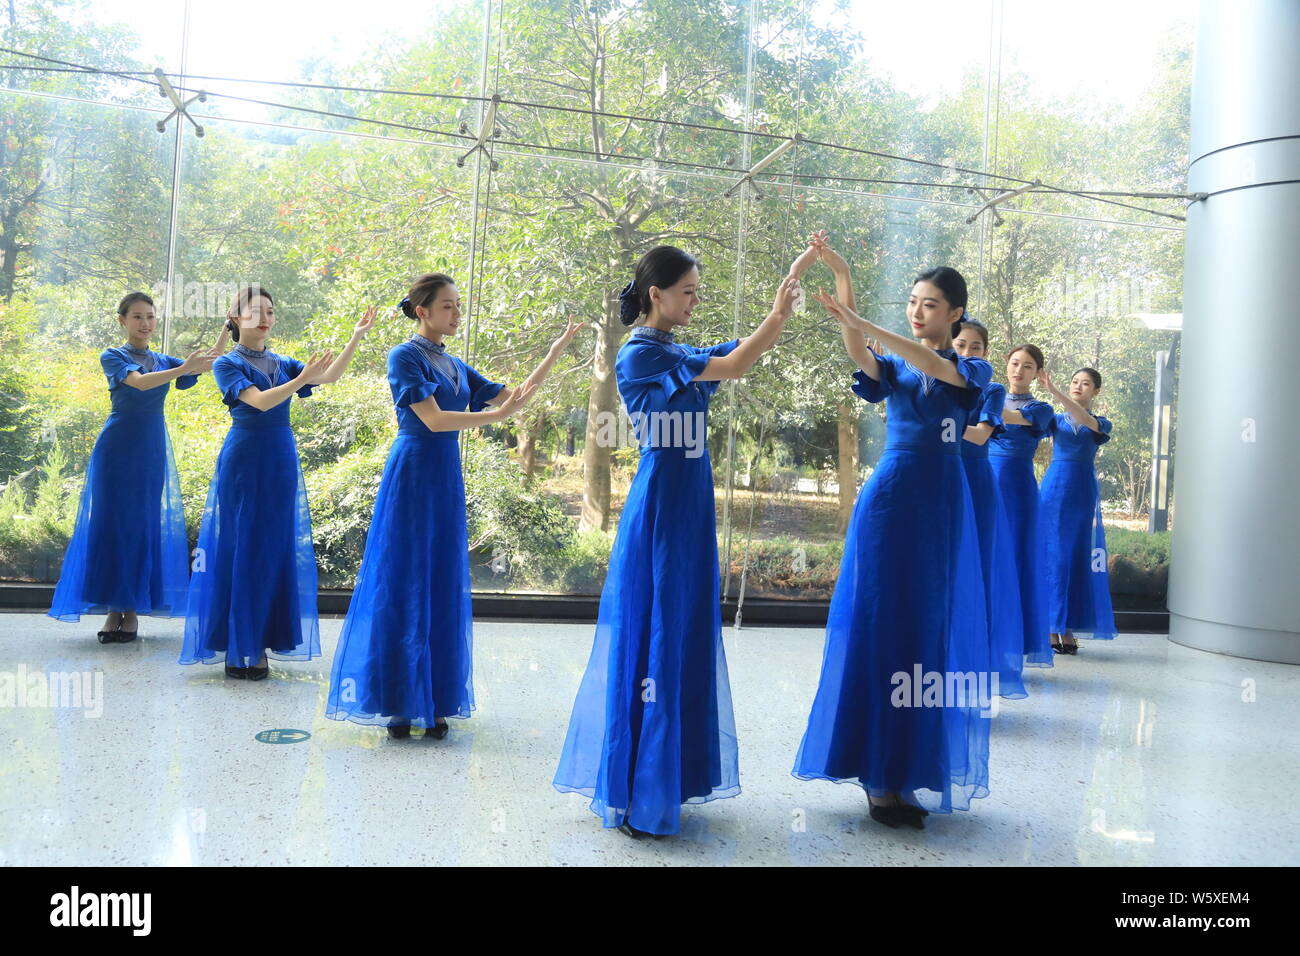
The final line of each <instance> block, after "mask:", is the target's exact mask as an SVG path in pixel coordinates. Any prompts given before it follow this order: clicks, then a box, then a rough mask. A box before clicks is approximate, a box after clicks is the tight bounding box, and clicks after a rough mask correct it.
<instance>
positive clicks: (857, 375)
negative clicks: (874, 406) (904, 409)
mask: <svg viewBox="0 0 1300 956" xmlns="http://www.w3.org/2000/svg"><path fill="white" fill-rule="evenodd" d="M871 354H872V355H876V353H875V350H874V349H873V350H872V352H871ZM876 367H877V368H878V369H880V380H879V381H877V380H876V379H874V378H872V377H871V376H869V375H868V374H867V373H866V372H864V371H862V369H858V370H857V371H856V372H854V373H853V394H854V395H856V396H858V397H859V398H862V399H865V400H866V401H868V402H883V401H884V400H885V399H886V398H888V397H889V396H890V395H892V394H893V393H894V387H895V386H896V385H897V384H898V356H896V355H876Z"/></svg>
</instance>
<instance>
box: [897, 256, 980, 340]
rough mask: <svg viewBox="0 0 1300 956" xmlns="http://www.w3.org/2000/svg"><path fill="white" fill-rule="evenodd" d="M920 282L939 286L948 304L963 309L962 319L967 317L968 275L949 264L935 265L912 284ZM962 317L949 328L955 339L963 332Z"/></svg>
mask: <svg viewBox="0 0 1300 956" xmlns="http://www.w3.org/2000/svg"><path fill="white" fill-rule="evenodd" d="M918 282H929V283H931V284H932V285H935V286H938V287H939V291H940V292H942V293H943V297H944V298H945V299H947V300H948V305H949V306H950V307H951V308H954V309H961V314H962V319H964V318H965V317H966V302H967V293H966V277H965V276H963V275H962V274H961V273H960V272H958V271H957V270H956V269H953V268H950V267H949V266H935V267H934V268H933V269H927V270H926V271H925V272H922V273H921V274H920V275H919V276H917V277H916V278H915V279H913V280H912V285H916V284H917V283H918ZM962 319H958V320H957V321H956V322H954V323H953V324H952V328H951V329H950V330H949V333H950V334H951V336H952V337H953V338H954V339H955V338H956V337H957V336H958V335H960V334H961V322H962ZM987 345H988V343H987V342H985V346H986V347H987Z"/></svg>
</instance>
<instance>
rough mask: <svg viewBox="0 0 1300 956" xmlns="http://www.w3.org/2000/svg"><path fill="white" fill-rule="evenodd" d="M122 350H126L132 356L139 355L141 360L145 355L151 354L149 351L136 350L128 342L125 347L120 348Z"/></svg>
mask: <svg viewBox="0 0 1300 956" xmlns="http://www.w3.org/2000/svg"><path fill="white" fill-rule="evenodd" d="M122 348H124V349H126V350H127V351H128V352H130V353H131V354H132V355H139V356H140V357H141V358H143V357H144V356H146V355H150V354H152V353H151V352H150V351H149V349H138V348H136V347H135V346H134V345H132V344H131V343H130V342H127V343H126V345H124V346H122Z"/></svg>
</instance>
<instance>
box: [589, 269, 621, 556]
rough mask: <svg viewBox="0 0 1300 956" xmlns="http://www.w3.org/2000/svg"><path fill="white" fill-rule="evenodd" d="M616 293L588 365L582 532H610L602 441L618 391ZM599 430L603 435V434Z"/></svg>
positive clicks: (608, 299)
mask: <svg viewBox="0 0 1300 956" xmlns="http://www.w3.org/2000/svg"><path fill="white" fill-rule="evenodd" d="M615 302H617V297H616V295H615V293H613V292H611V291H610V290H609V289H608V288H607V289H606V290H605V296H604V313H605V314H604V318H603V319H602V321H601V322H600V324H599V326H598V328H597V330H596V357H595V361H593V362H592V366H591V392H590V394H589V395H588V396H587V433H586V441H585V442H584V444H583V448H582V518H581V520H580V521H579V527H581V528H582V529H583V530H584V531H586V530H590V529H593V528H598V529H600V530H601V531H608V530H609V460H610V453H611V452H612V451H613V449H612V448H610V447H609V446H608V444H607V443H606V442H605V441H604V438H605V436H607V435H609V434H610V433H611V430H610V429H609V428H604V429H602V426H604V425H607V424H608V422H609V420H610V419H609V416H610V415H612V414H613V413H614V411H615V407H614V406H615V402H616V401H617V388H616V384H617V383H616V381H615V379H614V362H615V360H616V359H617V358H618V346H619V340H620V339H621V338H622V336H623V329H622V326H621V325H620V324H619V323H618V322H617V321H616V320H615V310H614V307H613V306H614V303H615ZM602 431H603V432H604V435H602Z"/></svg>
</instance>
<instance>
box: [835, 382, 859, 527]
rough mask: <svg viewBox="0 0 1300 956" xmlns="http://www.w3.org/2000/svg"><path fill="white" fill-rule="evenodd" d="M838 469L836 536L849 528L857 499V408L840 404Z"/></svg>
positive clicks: (845, 403)
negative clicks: (838, 499)
mask: <svg viewBox="0 0 1300 956" xmlns="http://www.w3.org/2000/svg"><path fill="white" fill-rule="evenodd" d="M836 432H837V434H838V435H839V467H838V473H837V476H836V477H837V479H838V481H839V483H840V506H839V515H838V519H837V521H836V528H837V529H838V531H837V533H838V534H844V532H846V531H847V530H848V528H849V519H850V518H851V517H852V516H853V504H854V502H855V501H857V497H858V406H857V404H856V403H854V404H852V405H850V404H848V403H847V402H841V403H840V406H839V427H838V428H837V429H836Z"/></svg>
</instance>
